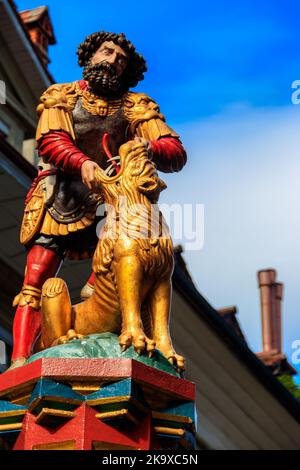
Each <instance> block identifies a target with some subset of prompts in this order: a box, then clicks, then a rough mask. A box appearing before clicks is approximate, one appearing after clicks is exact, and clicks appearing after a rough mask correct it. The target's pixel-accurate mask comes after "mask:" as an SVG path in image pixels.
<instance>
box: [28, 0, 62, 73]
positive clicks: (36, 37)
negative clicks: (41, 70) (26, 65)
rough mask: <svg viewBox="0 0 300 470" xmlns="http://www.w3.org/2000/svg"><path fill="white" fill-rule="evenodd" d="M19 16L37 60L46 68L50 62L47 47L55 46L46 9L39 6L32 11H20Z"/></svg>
mask: <svg viewBox="0 0 300 470" xmlns="http://www.w3.org/2000/svg"><path fill="white" fill-rule="evenodd" d="M19 15H20V18H21V20H22V22H23V23H24V25H25V27H26V29H27V31H28V33H29V35H30V38H31V41H32V43H33V44H34V46H35V50H36V52H37V54H38V56H39V58H40V59H41V61H42V63H43V64H44V65H45V66H47V65H48V64H49V62H50V59H49V54H48V48H49V45H53V44H56V40H55V36H54V32H53V26H52V23H51V19H50V16H49V11H48V7H47V6H41V7H38V8H33V9H32V10H25V11H21V12H20V13H19Z"/></svg>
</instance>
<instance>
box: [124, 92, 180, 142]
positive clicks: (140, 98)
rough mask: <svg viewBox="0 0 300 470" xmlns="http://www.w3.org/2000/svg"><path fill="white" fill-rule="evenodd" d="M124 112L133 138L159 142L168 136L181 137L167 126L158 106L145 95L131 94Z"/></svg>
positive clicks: (127, 97) (125, 102) (128, 96)
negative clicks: (135, 136) (161, 138)
mask: <svg viewBox="0 0 300 470" xmlns="http://www.w3.org/2000/svg"><path fill="white" fill-rule="evenodd" d="M124 110H125V115H126V117H127V119H128V121H129V123H130V133H131V135H132V136H134V135H137V136H138V137H144V138H145V139H147V140H157V139H159V138H160V137H167V136H172V137H179V136H178V134H176V132H175V131H174V130H173V129H171V127H169V126H168V125H167V124H166V120H165V117H164V115H163V114H161V112H160V109H159V106H158V104H157V103H155V101H154V100H153V99H152V98H150V96H148V95H146V94H145V93H132V92H129V93H128V94H127V96H126V99H125V101H124Z"/></svg>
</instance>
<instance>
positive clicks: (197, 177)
mask: <svg viewBox="0 0 300 470" xmlns="http://www.w3.org/2000/svg"><path fill="white" fill-rule="evenodd" d="M16 3H17V5H18V7H19V9H26V8H32V7H35V6H39V5H40V4H41V3H40V2H39V1H30V0H22V1H21V0H17V2H16ZM47 4H48V6H49V7H50V14H51V17H52V21H53V24H54V28H55V34H56V37H57V45H56V46H53V47H51V59H52V63H51V65H50V70H51V72H52V74H53V76H54V78H55V80H56V81H57V82H67V81H72V80H76V79H77V78H79V77H80V75H81V71H80V69H79V67H78V66H77V58H76V54H75V52H76V48H77V45H78V44H79V43H80V42H81V41H82V40H83V39H84V38H85V36H86V35H88V34H90V33H92V32H94V31H98V30H100V29H105V30H108V31H116V32H124V33H125V34H126V35H127V36H128V37H129V38H130V39H131V40H132V42H133V43H134V44H135V45H136V48H137V49H138V51H139V52H141V53H142V54H143V55H144V56H145V57H146V59H147V62H148V68H149V71H148V73H147V75H146V78H145V80H144V81H143V82H142V83H141V84H140V85H139V87H138V89H139V90H143V91H145V92H146V93H148V94H149V95H150V96H152V97H153V98H154V99H155V100H156V101H157V102H158V103H159V104H160V106H161V109H162V112H163V113H164V114H165V115H166V117H167V120H168V122H169V123H170V124H171V125H172V126H174V127H175V128H176V130H177V131H178V132H179V133H180V134H181V137H182V140H183V141H184V143H185V145H186V148H187V150H188V153H189V163H188V165H187V166H186V168H185V169H184V171H183V172H182V173H180V174H178V175H167V176H166V177H164V179H165V180H166V182H167V183H168V190H167V191H166V192H165V193H164V196H163V202H170V203H173V202H185V203H193V204H195V203H197V202H198V203H203V204H204V205H205V243H204V248H203V250H201V251H199V252H186V255H185V257H186V259H187V261H188V264H189V267H190V270H191V272H192V275H193V277H194V279H195V281H196V283H197V286H198V288H199V290H200V291H201V292H202V293H203V295H205V296H206V297H207V298H208V300H209V301H210V302H211V303H212V304H213V305H214V306H215V307H222V306H226V305H232V304H236V305H237V306H238V308H239V319H240V322H241V324H242V327H243V329H244V331H245V333H246V336H247V338H248V340H249V344H250V346H251V347H252V348H253V349H254V350H255V351H259V350H260V349H261V331H260V312H259V293H258V289H257V281H256V271H257V270H258V269H262V268H267V267H274V268H276V269H277V270H278V278H279V280H280V281H282V282H284V283H285V298H284V311H283V315H284V317H283V319H284V320H283V334H284V350H285V352H286V353H287V354H288V356H289V357H290V358H291V356H292V353H293V350H292V343H293V341H295V340H297V339H300V326H299V312H300V294H299V285H300V282H299V281H300V279H299V278H300V276H299V266H300V250H299V246H298V245H299V239H300V220H299V214H300V190H299V183H298V181H299V176H298V175H299V169H300V168H299V150H298V149H299V145H300V137H299V135H300V106H299V107H298V106H294V105H292V104H291V83H292V82H293V81H294V80H296V79H300V48H299V40H300V37H299V36H300V34H299V15H300V5H299V3H298V2H296V1H286V2H281V1H264V2H263V4H262V2H261V1H257V0H253V1H251V2H250V1H249V0H246V1H244V2H238V1H235V2H233V1H232V2H231V1H220V0H216V1H214V2H201V1H185V2H182V1H181V2H180V1H178V0H173V1H172V2H171V1H169V0H168V1H164V2H161V1H158V0H152V1H151V2H148V1H147V2H146V1H144V0H140V1H139V2H137V3H136V5H134V3H132V4H130V3H126V2H123V1H119V0H115V1H114V2H113V3H112V2H99V1H96V0H86V1H85V2H74V1H70V0H65V1H64V2H59V1H57V0H55V1H54V0H49V1H48V2H47ZM164 176H165V175H164ZM179 195H180V196H179Z"/></svg>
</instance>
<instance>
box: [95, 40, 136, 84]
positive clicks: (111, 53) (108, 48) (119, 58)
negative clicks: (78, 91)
mask: <svg viewBox="0 0 300 470" xmlns="http://www.w3.org/2000/svg"><path fill="white" fill-rule="evenodd" d="M103 62H107V63H108V64H111V65H113V66H114V68H115V70H116V73H117V76H118V77H120V76H121V75H122V73H123V72H124V70H125V69H126V66H127V62H128V58H127V54H126V52H124V51H123V49H122V48H121V47H120V46H118V45H117V44H115V43H114V42H112V41H105V42H103V43H102V44H101V46H100V47H99V49H98V50H97V52H95V54H94V55H93V57H92V59H91V63H92V64H93V65H96V64H102V63H103Z"/></svg>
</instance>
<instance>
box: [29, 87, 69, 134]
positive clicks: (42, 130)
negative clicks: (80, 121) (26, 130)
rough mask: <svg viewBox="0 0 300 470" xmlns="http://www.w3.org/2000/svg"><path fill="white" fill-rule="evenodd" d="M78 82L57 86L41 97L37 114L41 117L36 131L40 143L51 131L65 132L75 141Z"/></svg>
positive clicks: (50, 88)
mask: <svg viewBox="0 0 300 470" xmlns="http://www.w3.org/2000/svg"><path fill="white" fill-rule="evenodd" d="M77 87H78V84H77V82H72V83H63V84H55V85H52V86H50V87H49V88H48V89H47V90H46V91H45V92H44V93H43V94H42V96H41V98H40V104H39V105H38V107H37V113H38V116H39V117H40V119H39V123H38V126H37V130H36V140H37V141H38V140H39V139H40V138H41V137H42V136H43V135H44V134H47V133H48V132H50V131H59V130H63V131H65V132H68V134H70V136H71V137H72V138H73V139H74V140H75V135H74V130H73V119H72V110H73V109H74V107H75V104H76V102H77V99H78V88H77Z"/></svg>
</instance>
